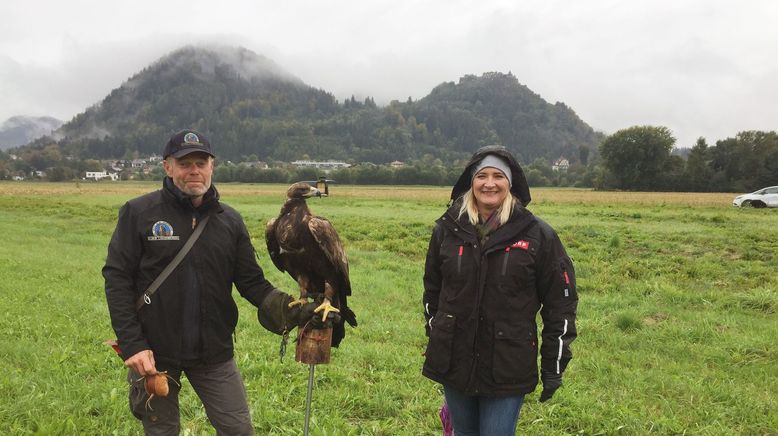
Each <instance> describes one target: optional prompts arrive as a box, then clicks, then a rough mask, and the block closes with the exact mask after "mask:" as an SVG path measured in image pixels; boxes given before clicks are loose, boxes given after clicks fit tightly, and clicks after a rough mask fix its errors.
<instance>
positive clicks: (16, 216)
mask: <svg viewBox="0 0 778 436" xmlns="http://www.w3.org/2000/svg"><path fill="white" fill-rule="evenodd" d="M219 188H220V191H221V194H222V200H223V201H224V202H226V203H228V204H230V205H232V206H233V207H235V208H236V209H238V211H240V212H241V214H242V215H243V217H244V220H245V221H246V223H247V225H248V227H249V230H250V231H251V233H252V236H253V241H254V245H255V247H256V248H257V250H258V251H259V253H260V264H261V265H262V267H263V269H264V270H265V272H266V274H267V275H268V277H269V279H270V280H271V281H272V282H273V283H274V284H275V285H276V286H278V287H281V288H283V289H285V290H287V291H288V292H292V293H294V292H296V291H295V289H296V288H295V284H294V282H293V281H292V280H291V279H290V278H289V277H288V276H286V275H285V274H282V273H280V272H278V271H277V270H276V269H275V268H274V267H273V265H272V263H271V262H270V259H269V257H268V256H267V250H266V248H265V242H264V224H265V222H266V221H267V220H268V219H269V218H271V217H273V216H275V214H277V213H278V210H279V209H280V207H281V204H282V203H283V201H284V192H285V188H286V187H285V186H281V185H221V186H219ZM153 189H157V185H156V184H131V183H127V184H110V183H99V184H98V183H81V184H48V183H47V184H35V183H9V182H2V183H0V234H2V235H3V236H2V238H3V239H2V242H0V293H1V295H2V299H0V366H1V367H2V368H3V370H2V371H0V432H1V433H3V434H121V435H124V434H138V433H142V430H141V427H140V425H139V423H138V422H137V421H135V419H134V418H132V416H131V415H130V413H129V411H128V410H127V397H126V381H125V378H124V377H125V370H124V368H123V366H122V364H121V362H120V361H119V359H118V358H117V357H116V356H115V355H113V352H112V351H111V350H110V349H109V348H108V347H107V346H106V345H103V344H102V342H103V340H105V339H107V338H112V337H113V336H114V334H113V332H112V330H111V328H110V322H109V317H108V312H107V308H106V304H105V297H104V292H103V280H102V276H101V274H100V270H101V268H102V265H103V262H104V259H105V255H106V247H107V244H108V240H109V238H110V235H111V232H112V231H113V228H114V225H115V221H116V214H117V211H118V209H119V207H120V206H121V205H122V204H123V203H124V202H125V201H126V200H127V199H129V198H132V197H134V196H136V195H139V194H142V193H144V192H147V191H150V190H153ZM448 192H449V190H448V189H445V188H421V187H354V186H339V185H335V186H334V187H332V189H331V193H332V196H331V197H329V198H325V199H313V200H310V201H309V204H310V206H311V209H312V210H313V211H314V213H318V214H321V215H323V216H326V217H328V218H330V220H331V221H332V222H333V223H334V224H335V226H336V228H337V229H338V231H339V233H340V235H341V238H342V239H343V241H344V244H345V246H346V250H347V252H348V254H349V259H350V266H351V274H352V284H353V288H354V293H353V297H352V298H351V299H350V300H349V303H350V305H351V306H353V308H354V311H355V312H356V314H357V317H358V319H359V327H358V328H356V329H349V330H348V331H347V336H346V339H345V340H344V342H343V344H342V345H341V347H340V349H335V350H333V352H332V362H331V364H329V365H322V366H319V367H318V368H317V372H316V376H317V378H316V387H315V391H314V400H313V418H312V423H311V428H312V434H317V435H341V434H346V435H362V434H367V435H425V434H428V435H436V434H441V431H440V422H439V420H438V417H437V410H438V408H439V406H440V404H441V398H442V397H441V394H440V389H439V387H438V386H437V385H436V384H435V383H433V382H431V381H429V380H427V379H425V378H424V377H422V376H421V374H420V371H421V365H422V355H421V354H422V352H423V351H424V346H425V344H426V338H425V336H424V330H423V317H422V308H421V294H422V284H421V277H422V267H423V262H424V254H425V252H426V247H427V242H428V238H429V233H430V230H431V227H432V223H433V221H434V220H435V219H436V218H437V217H438V216H440V214H441V213H442V212H443V210H444V208H445V204H446V202H447V197H448ZM533 196H534V201H533V203H532V204H531V205H530V209H531V210H532V211H533V212H534V213H535V214H537V215H538V216H540V217H541V218H543V219H544V220H546V221H547V222H549V223H550V224H551V225H552V226H553V227H554V228H556V230H557V231H558V233H559V234H560V237H561V239H562V241H563V242H564V243H565V245H566V246H567V249H568V252H569V254H570V255H571V257H572V258H573V260H574V262H575V267H576V271H577V274H578V286H579V288H578V292H579V298H580V302H579V311H578V331H579V338H578V340H577V341H576V342H574V344H573V353H574V358H573V360H572V362H571V363H570V366H569V367H568V371H567V373H566V375H565V379H564V386H563V387H562V388H561V389H560V390H559V391H558V392H557V394H556V395H555V396H554V398H553V399H552V400H551V401H550V402H548V403H544V404H540V403H538V401H537V397H538V394H539V392H535V393H533V394H530V395H529V396H527V399H526V401H525V406H524V408H523V409H522V413H521V419H520V422H519V428H518V431H517V433H518V434H554V435H556V434H648V433H655V434H703V435H728V434H731V435H740V434H749V435H751V434H756V435H758V434H778V350H777V348H778V347H777V346H776V344H778V339H776V338H778V322H777V321H778V316H776V312H778V274H776V272H778V235H777V234H776V231H777V230H776V229H778V210H764V209H761V210H760V209H735V208H733V207H732V206H731V199H732V197H733V196H734V195H733V194H664V193H601V192H592V191H587V190H574V189H535V190H533ZM235 295H236V298H238V300H239V306H240V310H241V319H240V322H239V324H238V328H237V335H236V340H237V343H236V360H237V361H238V365H239V367H240V368H241V371H242V373H243V377H244V379H245V382H246V385H247V388H248V393H249V402H250V406H251V410H252V415H253V420H254V425H255V428H256V432H257V434H280V435H298V434H301V433H302V425H303V417H304V404H305V391H306V383H307V376H308V369H307V366H306V365H302V364H299V363H295V362H294V356H293V349H291V347H290V351H291V353H290V354H289V355H288V356H287V357H286V359H285V360H284V362H283V363H281V362H279V359H278V347H279V337H278V336H275V335H273V334H271V333H269V332H267V331H265V330H263V329H262V328H261V327H260V326H259V324H258V323H257V322H256V316H255V315H256V312H255V310H253V307H252V306H251V305H250V304H249V303H248V302H246V301H244V300H241V299H240V298H239V296H238V294H237V292H236V293H235ZM184 386H185V388H184V391H185V393H184V394H183V395H182V399H181V405H182V426H183V429H184V432H185V433H186V434H212V433H213V430H212V428H211V427H210V426H209V424H208V421H207V418H206V416H205V413H204V411H203V409H202V407H201V406H200V404H199V401H197V398H196V397H195V395H194V394H193V392H192V389H191V387H190V386H187V384H186V382H184Z"/></svg>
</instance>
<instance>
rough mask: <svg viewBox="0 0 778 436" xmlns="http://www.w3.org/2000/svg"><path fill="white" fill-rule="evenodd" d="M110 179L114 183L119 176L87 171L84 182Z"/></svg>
mask: <svg viewBox="0 0 778 436" xmlns="http://www.w3.org/2000/svg"><path fill="white" fill-rule="evenodd" d="M107 178H109V179H111V180H113V181H114V182H115V181H117V180H119V175H118V174H116V173H107V172H105V171H87V172H86V176H85V177H84V180H87V179H94V180H101V179H107Z"/></svg>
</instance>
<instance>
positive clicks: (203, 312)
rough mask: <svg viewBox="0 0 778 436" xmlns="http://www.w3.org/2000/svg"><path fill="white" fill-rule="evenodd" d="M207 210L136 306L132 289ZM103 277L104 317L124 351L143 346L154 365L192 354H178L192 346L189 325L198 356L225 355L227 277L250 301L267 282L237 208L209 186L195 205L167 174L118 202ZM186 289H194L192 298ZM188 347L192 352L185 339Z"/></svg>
mask: <svg viewBox="0 0 778 436" xmlns="http://www.w3.org/2000/svg"><path fill="white" fill-rule="evenodd" d="M206 215H211V219H210V221H209V222H208V225H207V227H206V228H205V231H204V232H203V234H202V235H201V236H200V239H198V240H197V242H196V243H195V244H194V246H193V247H192V249H191V251H190V252H189V253H188V254H187V255H186V257H185V258H184V260H183V261H182V262H181V264H180V265H179V266H178V267H177V268H176V269H175V270H174V271H173V272H172V273H171V274H170V276H169V277H168V278H167V279H166V280H165V281H164V283H162V285H161V286H160V287H159V289H158V290H157V292H156V293H155V294H154V295H153V297H152V299H151V300H152V301H151V304H148V305H144V306H143V307H142V308H141V309H140V311H136V309H135V303H136V301H137V299H138V298H139V296H141V295H142V294H143V292H144V291H145V290H146V288H147V287H148V286H149V284H151V282H152V281H153V280H154V279H155V278H156V277H157V276H158V275H159V273H160V272H162V270H163V269H164V268H165V266H167V264H168V263H170V261H171V260H172V259H173V257H174V256H175V255H176V253H178V251H179V250H180V249H181V247H182V246H183V245H184V243H185V242H186V240H187V238H189V236H190V235H191V234H192V232H193V229H194V226H195V225H196V223H197V222H199V220H201V219H202V218H203V217H205V216H206ZM103 277H104V278H105V293H106V298H107V301H108V309H109V312H110V315H111V323H112V325H113V328H114V331H115V332H116V335H117V337H118V342H119V347H120V348H121V349H122V353H123V356H124V358H125V359H126V358H129V357H131V356H132V355H134V354H135V353H137V352H139V351H142V350H144V349H150V350H152V351H153V352H154V357H155V360H156V362H157V363H158V364H159V363H162V364H163V365H165V364H166V365H173V366H180V365H182V364H185V363H186V361H187V360H188V359H190V358H191V353H187V355H186V356H183V355H182V344H184V343H188V344H189V345H191V343H192V334H193V333H192V332H195V333H194V334H195V335H196V336H198V337H199V338H198V337H195V338H194V343H195V344H196V347H197V348H196V350H195V351H196V357H197V363H205V364H209V363H220V362H223V361H226V360H228V359H230V358H232V355H233V344H232V333H233V331H234V329H235V325H236V324H237V321H238V309H237V306H236V304H235V301H234V300H233V298H232V285H233V283H234V284H235V287H236V288H237V289H238V292H240V294H241V295H242V296H243V297H244V298H246V299H247V300H249V301H250V302H251V303H252V304H254V305H255V306H257V307H259V306H260V304H261V303H262V300H264V298H265V296H267V295H268V294H269V293H270V292H271V291H273V289H274V288H273V286H272V285H271V284H270V283H269V282H268V281H267V280H266V279H265V277H264V274H263V272H262V269H261V268H260V267H259V265H258V264H257V261H256V254H255V251H254V247H253V246H252V244H251V240H250V237H249V234H248V231H247V229H246V226H245V224H244V223H243V220H242V218H241V216H240V215H239V214H238V212H237V211H235V210H234V209H233V208H231V207H229V206H227V205H225V204H223V203H220V202H219V195H218V192H217V191H216V189H215V188H213V187H212V188H211V189H210V190H209V191H208V193H206V195H205V197H204V202H203V204H202V205H201V206H200V207H199V208H194V207H192V205H191V202H190V201H189V199H188V198H185V197H184V196H183V195H182V194H181V192H180V191H178V190H177V189H176V188H175V186H174V185H173V184H172V182H171V181H170V180H169V179H166V180H165V182H164V185H163V189H161V190H159V191H156V192H152V193H149V194H146V195H143V196H141V197H138V198H135V199H132V200H130V201H128V202H127V203H126V204H125V205H124V206H123V207H122V208H121V210H120V211H119V221H118V223H117V225H116V230H115V231H114V234H113V237H112V238H111V242H110V244H109V246H108V257H107V259H106V262H105V266H104V267H103ZM193 292H196V293H197V295H195V298H194V300H192V293H193ZM187 293H189V294H187ZM192 301H194V303H192ZM187 302H189V304H187ZM193 304H194V307H192V306H193ZM192 323H195V325H193V324H192ZM187 335H189V336H188V337H187ZM187 349H189V351H190V352H191V351H192V350H191V346H190V347H187Z"/></svg>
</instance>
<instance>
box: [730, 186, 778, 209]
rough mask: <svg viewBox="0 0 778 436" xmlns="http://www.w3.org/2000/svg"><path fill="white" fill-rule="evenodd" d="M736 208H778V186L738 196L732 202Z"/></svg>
mask: <svg viewBox="0 0 778 436" xmlns="http://www.w3.org/2000/svg"><path fill="white" fill-rule="evenodd" d="M732 205H733V206H736V207H747V206H752V207H778V186H770V187H768V188H762V189H760V190H758V191H755V192H752V193H750V194H743V195H738V196H737V197H735V199H734V200H732Z"/></svg>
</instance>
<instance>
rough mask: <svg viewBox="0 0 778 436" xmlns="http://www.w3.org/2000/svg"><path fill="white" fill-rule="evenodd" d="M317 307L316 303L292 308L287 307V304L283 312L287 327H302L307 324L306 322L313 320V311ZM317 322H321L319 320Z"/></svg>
mask: <svg viewBox="0 0 778 436" xmlns="http://www.w3.org/2000/svg"><path fill="white" fill-rule="evenodd" d="M317 307H319V304H318V303H316V302H310V303H303V304H302V305H299V304H295V305H294V306H292V307H289V305H288V304H287V306H286V308H285V310H286V320H287V323H288V325H289V326H291V327H293V326H303V325H305V324H307V323H308V321H311V320H313V319H314V315H315V313H314V312H313V311H314V310H315V309H316V308H317ZM316 318H319V317H318V316H317V317H316ZM319 321H321V318H319ZM291 327H290V328H291Z"/></svg>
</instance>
